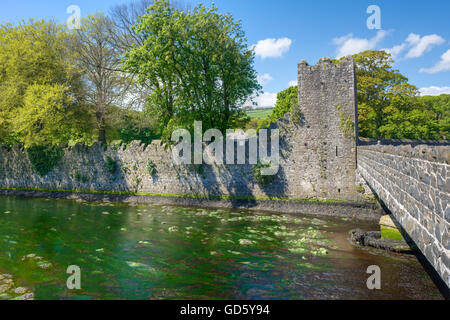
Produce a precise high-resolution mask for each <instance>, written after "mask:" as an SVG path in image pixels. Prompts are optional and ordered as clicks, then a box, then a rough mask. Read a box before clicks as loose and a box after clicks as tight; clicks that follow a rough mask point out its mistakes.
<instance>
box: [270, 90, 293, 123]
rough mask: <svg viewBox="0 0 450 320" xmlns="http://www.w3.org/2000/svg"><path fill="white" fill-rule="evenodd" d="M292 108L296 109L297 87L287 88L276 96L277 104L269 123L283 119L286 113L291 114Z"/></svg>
mask: <svg viewBox="0 0 450 320" xmlns="http://www.w3.org/2000/svg"><path fill="white" fill-rule="evenodd" d="M294 108H298V87H297V86H292V87H289V88H287V89H285V90H283V91H281V92H279V93H278V94H277V102H276V104H275V108H274V109H273V111H272V114H271V115H270V122H276V121H277V120H278V119H280V118H283V117H284V115H285V114H286V113H290V112H292V110H293V109H294Z"/></svg>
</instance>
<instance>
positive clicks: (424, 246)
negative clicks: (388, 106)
mask: <svg viewBox="0 0 450 320" xmlns="http://www.w3.org/2000/svg"><path fill="white" fill-rule="evenodd" d="M421 143H423V142H418V141H415V142H404V141H382V142H380V144H376V143H373V142H365V143H362V145H360V146H358V171H359V173H360V174H361V176H362V177H363V178H364V179H365V180H366V181H367V183H368V184H369V185H370V186H371V188H372V190H373V192H374V193H375V194H376V195H377V196H378V198H379V199H380V200H381V201H382V202H383V203H384V204H385V205H386V207H387V208H388V209H389V210H390V211H391V212H392V214H393V215H394V217H395V218H396V220H397V221H398V222H399V223H400V224H401V226H402V227H403V229H404V230H405V231H406V232H407V233H408V235H409V236H410V237H411V239H412V240H414V242H415V243H416V244H417V246H418V247H419V249H420V250H421V251H422V253H423V254H424V255H425V256H426V258H427V259H428V261H429V262H430V263H431V264H432V265H433V266H434V268H435V269H436V270H437V272H438V273H439V274H440V275H441V277H442V279H443V280H444V281H445V282H446V284H447V285H448V286H449V287H450V240H449V233H450V206H449V198H450V194H449V192H450V179H449V175H450V166H449V161H450V145H449V143H448V142H444V143H439V142H432V143H429V144H421Z"/></svg>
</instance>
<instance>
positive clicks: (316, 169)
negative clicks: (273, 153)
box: [296, 57, 359, 201]
mask: <svg viewBox="0 0 450 320" xmlns="http://www.w3.org/2000/svg"><path fill="white" fill-rule="evenodd" d="M298 90H299V108H300V111H301V115H302V116H301V120H300V126H301V128H300V132H299V134H300V139H299V141H302V142H303V143H301V146H300V149H297V148H296V149H297V150H296V151H297V152H299V153H300V154H299V157H300V158H305V155H306V156H307V157H306V158H307V159H308V162H309V170H311V172H310V174H308V176H309V178H310V180H311V181H310V182H311V183H313V185H314V192H313V193H314V194H315V197H319V198H327V199H341V200H351V201H355V200H358V199H359V195H358V192H357V187H356V183H355V172H356V151H357V150H356V137H357V128H358V124H357V102H356V71H355V64H354V61H353V58H352V57H346V58H344V59H342V60H340V61H338V62H332V61H331V60H330V59H328V58H322V59H320V60H319V63H318V64H317V65H315V66H309V65H308V64H307V63H306V61H302V62H300V63H299V65H298ZM313 177H315V178H313ZM301 193H304V191H301Z"/></svg>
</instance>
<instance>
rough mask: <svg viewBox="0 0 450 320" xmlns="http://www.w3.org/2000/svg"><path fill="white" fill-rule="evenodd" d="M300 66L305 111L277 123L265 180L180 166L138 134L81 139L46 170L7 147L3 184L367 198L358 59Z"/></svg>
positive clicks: (247, 172)
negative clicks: (272, 172)
mask: <svg viewBox="0 0 450 320" xmlns="http://www.w3.org/2000/svg"><path fill="white" fill-rule="evenodd" d="M298 73H299V93H300V99H299V100H300V103H299V104H300V111H301V113H302V115H301V117H300V118H296V117H289V115H287V116H286V117H285V118H283V119H280V120H279V121H278V123H276V124H273V125H272V127H271V129H279V130H280V170H279V172H278V174H277V176H276V178H275V179H274V181H273V182H272V183H271V184H269V185H267V186H260V185H259V184H258V183H257V182H256V181H255V179H254V178H253V174H252V165H249V164H246V165H212V166H210V165H202V166H201V167H198V166H192V165H191V166H176V165H174V164H173V162H172V157H171V150H170V148H165V147H164V146H162V145H160V143H159V142H155V143H153V144H151V145H149V146H147V147H145V146H143V145H140V144H139V143H137V142H135V143H132V144H131V145H129V146H128V147H127V148H126V149H125V148H122V147H121V148H118V149H114V148H111V147H109V148H108V149H106V150H104V149H103V148H102V147H101V146H100V145H94V146H92V147H85V146H82V145H77V146H75V147H73V148H70V149H67V150H65V154H64V156H63V158H62V160H61V162H60V163H59V164H58V165H57V166H56V167H55V168H54V169H53V170H52V171H51V172H50V173H49V174H47V175H46V176H45V177H40V176H39V175H37V174H36V173H35V172H33V170H32V167H31V164H30V162H29V160H28V157H27V155H26V152H25V151H24V150H23V149H22V148H21V147H19V146H15V147H14V148H12V149H11V150H7V149H5V148H3V149H0V187H7V188H39V189H52V190H55V189H63V190H90V191H94V190H97V191H128V192H142V193H154V194H171V195H174V194H177V195H218V196H229V195H231V196H250V197H283V198H289V199H327V200H330V199H332V200H347V201H352V202H355V201H359V200H362V197H361V195H360V194H359V193H358V192H357V184H356V177H355V170H356V145H355V132H354V121H355V118H356V117H355V110H356V102H355V99H356V96H355V68H354V63H353V60H352V59H351V58H347V59H344V60H343V61H342V62H341V63H340V64H333V63H332V62H331V61H330V60H329V59H321V60H320V61H319V63H318V64H317V65H316V66H314V67H311V66H308V65H307V64H306V63H305V62H301V63H300V64H299V68H298ZM269 135H270V133H269ZM107 157H111V158H112V159H114V160H115V161H116V162H117V164H118V167H119V170H118V171H117V172H116V173H115V174H110V173H108V172H107V171H106V170H105V169H104V163H105V159H106V158H107ZM149 160H151V161H153V162H154V164H155V165H156V171H157V173H156V174H155V175H154V176H151V175H150V174H149V173H148V171H147V163H148V161H149Z"/></svg>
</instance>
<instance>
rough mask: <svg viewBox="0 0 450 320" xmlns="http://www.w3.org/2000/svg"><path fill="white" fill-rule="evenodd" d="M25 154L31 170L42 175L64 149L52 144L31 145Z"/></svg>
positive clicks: (49, 168) (52, 165)
mask: <svg viewBox="0 0 450 320" xmlns="http://www.w3.org/2000/svg"><path fill="white" fill-rule="evenodd" d="M27 154H28V159H30V162H31V166H32V167H33V170H34V171H36V172H37V173H38V174H39V175H40V176H41V177H43V176H45V175H46V174H47V173H49V172H50V171H52V169H53V168H54V167H55V165H56V164H57V163H58V162H59V161H60V160H61V158H62V156H63V154H64V150H63V148H61V147H58V146H53V145H42V146H32V147H29V148H28V149H27Z"/></svg>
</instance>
